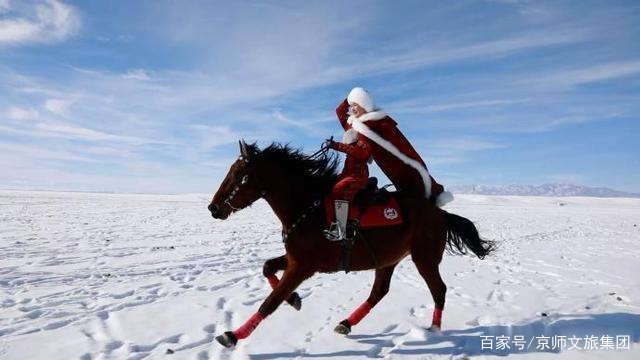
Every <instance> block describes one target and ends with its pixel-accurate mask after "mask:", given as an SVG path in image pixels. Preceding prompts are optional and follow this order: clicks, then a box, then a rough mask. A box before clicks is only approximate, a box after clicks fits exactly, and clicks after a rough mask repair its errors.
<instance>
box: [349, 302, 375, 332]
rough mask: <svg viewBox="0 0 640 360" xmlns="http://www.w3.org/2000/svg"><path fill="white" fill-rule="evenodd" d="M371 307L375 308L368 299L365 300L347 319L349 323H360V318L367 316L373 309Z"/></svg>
mask: <svg viewBox="0 0 640 360" xmlns="http://www.w3.org/2000/svg"><path fill="white" fill-rule="evenodd" d="M371 308H373V306H371V304H369V302H368V301H365V302H363V303H362V305H360V306H358V308H357V309H356V310H355V311H354V312H352V313H351V315H349V318H348V319H347V320H349V324H351V326H353V325H356V324H357V323H359V322H360V320H362V319H363V318H364V317H365V316H367V314H368V313H369V311H371Z"/></svg>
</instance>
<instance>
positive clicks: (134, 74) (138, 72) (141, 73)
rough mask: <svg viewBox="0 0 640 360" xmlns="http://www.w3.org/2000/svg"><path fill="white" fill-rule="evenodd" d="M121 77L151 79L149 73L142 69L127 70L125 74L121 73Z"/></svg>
mask: <svg viewBox="0 0 640 360" xmlns="http://www.w3.org/2000/svg"><path fill="white" fill-rule="evenodd" d="M122 77H123V78H124V79H128V80H142V81H147V80H151V74H150V73H149V72H148V71H146V70H143V69H135V70H129V71H128V72H127V73H126V74H123V75H122Z"/></svg>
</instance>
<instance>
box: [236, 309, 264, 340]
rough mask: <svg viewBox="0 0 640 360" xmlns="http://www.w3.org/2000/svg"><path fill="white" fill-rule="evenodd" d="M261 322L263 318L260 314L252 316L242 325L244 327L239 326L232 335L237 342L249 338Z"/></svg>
mask: <svg viewBox="0 0 640 360" xmlns="http://www.w3.org/2000/svg"><path fill="white" fill-rule="evenodd" d="M262 320H264V317H263V316H262V315H260V313H255V314H253V315H252V316H251V317H250V318H249V320H247V322H245V323H244V325H242V326H240V327H239V328H238V330H236V331H234V332H233V335H235V336H236V338H237V339H238V340H242V339H245V338H247V337H249V335H251V333H252V332H253V330H255V329H256V328H257V327H258V325H259V324H260V322H261V321H262Z"/></svg>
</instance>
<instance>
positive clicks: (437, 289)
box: [412, 257, 447, 331]
mask: <svg viewBox="0 0 640 360" xmlns="http://www.w3.org/2000/svg"><path fill="white" fill-rule="evenodd" d="M412 260H413V262H414V263H415V264H416V267H417V268H418V272H419V273H420V275H421V276H422V278H423V279H424V280H425V281H426V282H427V286H429V291H430V292H431V297H433V302H434V303H435V308H434V309H433V319H432V321H431V327H430V328H429V330H432V331H439V330H440V327H441V326H442V310H444V299H445V295H446V293H447V286H446V285H445V283H444V281H442V277H441V276H440V271H439V269H438V263H439V261H433V259H428V258H427V259H417V258H416V257H413V258H412Z"/></svg>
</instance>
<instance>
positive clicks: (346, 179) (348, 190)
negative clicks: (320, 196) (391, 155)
mask: <svg viewBox="0 0 640 360" xmlns="http://www.w3.org/2000/svg"><path fill="white" fill-rule="evenodd" d="M331 148H332V149H335V150H337V151H340V152H343V153H345V154H347V157H346V159H345V160H344V167H343V169H342V174H340V179H339V180H338V182H337V183H336V184H335V185H334V187H333V192H332V195H333V198H334V199H342V200H347V201H352V200H353V199H354V198H355V196H356V194H357V193H358V191H360V190H361V189H363V188H364V187H365V186H366V185H367V180H368V179H369V167H368V164H367V161H368V160H369V158H370V157H371V146H370V145H369V140H368V139H367V138H366V137H364V136H363V135H360V134H358V136H357V138H356V141H355V142H353V143H351V144H344V143H340V142H334V143H332V144H331Z"/></svg>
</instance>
